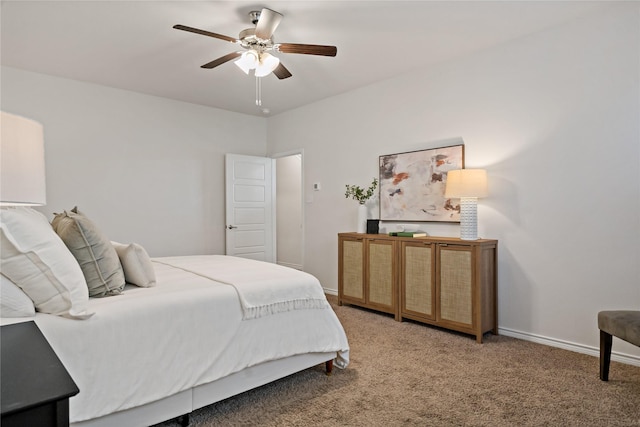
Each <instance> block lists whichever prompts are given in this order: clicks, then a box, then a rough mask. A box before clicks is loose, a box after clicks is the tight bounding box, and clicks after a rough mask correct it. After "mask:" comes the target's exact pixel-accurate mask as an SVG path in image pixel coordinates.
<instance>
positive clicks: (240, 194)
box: [225, 154, 275, 262]
mask: <svg viewBox="0 0 640 427" xmlns="http://www.w3.org/2000/svg"><path fill="white" fill-rule="evenodd" d="M273 171H274V167H273V159H270V158H266V157H254V156H242V155H238V154H227V155H226V156H225V177H226V181H225V187H226V188H225V190H226V191H225V199H226V207H225V209H226V222H227V224H226V240H227V241H226V249H227V255H235V256H240V257H244V258H251V259H257V260H261V261H268V262H274V261H275V253H274V209H275V203H274V191H273V182H274V177H273Z"/></svg>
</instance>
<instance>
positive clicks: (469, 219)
mask: <svg viewBox="0 0 640 427" xmlns="http://www.w3.org/2000/svg"><path fill="white" fill-rule="evenodd" d="M486 195H487V171H486V170H484V169H458V170H452V171H449V172H447V186H446V189H445V192H444V196H445V197H447V198H460V239H462V240H478V197H485V196H486Z"/></svg>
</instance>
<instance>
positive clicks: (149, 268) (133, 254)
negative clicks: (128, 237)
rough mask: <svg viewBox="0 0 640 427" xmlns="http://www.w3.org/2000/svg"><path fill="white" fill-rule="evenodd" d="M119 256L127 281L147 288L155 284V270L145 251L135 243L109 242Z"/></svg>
mask: <svg viewBox="0 0 640 427" xmlns="http://www.w3.org/2000/svg"><path fill="white" fill-rule="evenodd" d="M111 244H112V245H113V247H114V248H115V250H116V253H117V254H118V258H120V264H122V270H123V271H124V279H125V281H126V282H127V283H131V284H133V285H136V286H141V287H143V288H148V287H150V286H155V285H156V272H155V271H154V269H153V264H152V263H151V258H149V254H148V253H147V251H146V250H145V249H144V248H143V247H142V246H140V245H139V244H137V243H130V244H128V245H125V244H123V243H118V242H111Z"/></svg>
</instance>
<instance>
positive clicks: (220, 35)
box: [173, 24, 239, 43]
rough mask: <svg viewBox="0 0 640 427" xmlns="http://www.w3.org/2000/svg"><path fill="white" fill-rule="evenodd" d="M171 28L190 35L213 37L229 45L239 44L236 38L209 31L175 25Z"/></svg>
mask: <svg viewBox="0 0 640 427" xmlns="http://www.w3.org/2000/svg"><path fill="white" fill-rule="evenodd" d="M173 28H175V29H176V30H182V31H189V32H190V33H196V34H202V35H203V36H209V37H214V38H216V39H220V40H225V41H228V42H231V43H239V41H238V39H236V38H233V37H229V36H225V35H222V34H216V33H212V32H211V31H205V30H200V29H198V28H193V27H187V26H186V25H180V24H177V25H174V26H173Z"/></svg>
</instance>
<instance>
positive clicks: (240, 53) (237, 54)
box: [200, 52, 242, 69]
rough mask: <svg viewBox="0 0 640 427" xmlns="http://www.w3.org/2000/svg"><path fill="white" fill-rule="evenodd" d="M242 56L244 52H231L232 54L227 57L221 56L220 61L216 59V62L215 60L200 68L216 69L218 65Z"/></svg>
mask: <svg viewBox="0 0 640 427" xmlns="http://www.w3.org/2000/svg"><path fill="white" fill-rule="evenodd" d="M240 55H242V52H231V53H228V54H226V55H225V56H221V57H220V58H218V59H215V60H213V61H211V62H208V63H206V64H204V65H201V66H200V68H207V69H211V68H215V67H217V66H218V65H222V64H224V63H225V62H229V61H231V60H232V59H236V58H237V57H239V56H240Z"/></svg>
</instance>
